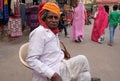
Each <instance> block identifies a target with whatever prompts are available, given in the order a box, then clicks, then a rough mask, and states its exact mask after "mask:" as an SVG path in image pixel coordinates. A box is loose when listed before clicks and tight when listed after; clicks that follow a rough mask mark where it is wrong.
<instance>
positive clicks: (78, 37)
mask: <svg viewBox="0 0 120 81" xmlns="http://www.w3.org/2000/svg"><path fill="white" fill-rule="evenodd" d="M84 9H85V8H84V4H83V3H81V2H80V3H79V4H78V6H77V7H76V8H75V11H74V17H73V23H72V27H71V38H72V40H74V41H80V42H82V41H83V38H84V24H85V14H84Z"/></svg>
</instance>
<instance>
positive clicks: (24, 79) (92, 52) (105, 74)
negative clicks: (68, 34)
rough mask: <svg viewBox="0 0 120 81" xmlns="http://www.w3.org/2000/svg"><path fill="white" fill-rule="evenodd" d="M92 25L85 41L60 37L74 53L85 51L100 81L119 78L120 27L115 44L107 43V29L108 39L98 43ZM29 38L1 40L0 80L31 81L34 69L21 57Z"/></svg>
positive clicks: (88, 29) (117, 80)
mask: <svg viewBox="0 0 120 81" xmlns="http://www.w3.org/2000/svg"><path fill="white" fill-rule="evenodd" d="M91 28H92V25H89V26H85V41H84V42H82V43H75V42H73V41H71V39H70V38H65V37H64V34H62V35H61V36H60V40H62V41H63V42H64V44H65V45H66V47H67V49H68V51H69V52H70V53H71V55H72V56H75V55H78V54H84V55H86V56H87V58H88V60H89V63H90V67H91V75H92V77H99V78H101V81H120V30H119V29H118V28H117V29H116V33H115V44H114V46H113V47H110V46H108V45H107V43H108V39H109V31H108V29H107V30H106V35H105V42H104V43H103V44H98V43H95V42H92V41H91V40H90V35H91ZM27 41H28V35H24V36H23V37H21V38H19V39H14V40H12V41H6V40H4V41H0V81H31V77H32V73H31V70H29V69H27V68H26V67H24V66H23V65H22V64H21V63H20V61H19V58H18V51H19V48H20V46H21V45H22V44H23V43H25V42H27Z"/></svg>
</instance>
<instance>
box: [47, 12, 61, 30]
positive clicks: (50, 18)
mask: <svg viewBox="0 0 120 81" xmlns="http://www.w3.org/2000/svg"><path fill="white" fill-rule="evenodd" d="M45 23H46V24H47V25H48V27H49V28H50V29H55V28H57V26H58V24H59V18H58V16H57V15H56V14H55V13H52V12H48V14H47V17H46V20H45Z"/></svg>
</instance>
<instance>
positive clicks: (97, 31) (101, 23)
mask: <svg viewBox="0 0 120 81" xmlns="http://www.w3.org/2000/svg"><path fill="white" fill-rule="evenodd" d="M107 26H108V13H107V12H106V11H105V8H104V6H102V5H100V6H99V7H98V12H97V15H96V17H95V18H94V25H93V29H92V35H91V40H92V41H95V42H98V43H102V42H103V41H104V30H105V28H107Z"/></svg>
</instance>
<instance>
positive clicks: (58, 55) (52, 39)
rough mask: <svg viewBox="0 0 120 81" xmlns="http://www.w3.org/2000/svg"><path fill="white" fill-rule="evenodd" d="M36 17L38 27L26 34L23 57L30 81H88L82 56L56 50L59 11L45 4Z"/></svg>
mask: <svg viewBox="0 0 120 81" xmlns="http://www.w3.org/2000/svg"><path fill="white" fill-rule="evenodd" d="M39 9H40V8H39ZM38 18H39V22H40V26H39V27H37V28H36V29H34V30H33V31H32V32H31V33H30V36H29V47H28V55H27V58H26V61H27V63H28V64H29V66H30V68H31V69H32V70H33V81H73V80H76V81H91V76H90V68H89V63H88V60H87V58H86V56H84V55H78V56H75V57H68V56H66V55H64V54H65V53H63V51H62V50H61V48H60V41H59V37H58V32H59V30H58V27H57V26H58V23H59V18H60V8H59V7H58V6H57V5H56V4H55V3H53V2H47V3H45V4H44V5H43V7H42V9H41V10H40V11H39V13H38ZM65 56H66V57H65ZM65 58H66V59H65Z"/></svg>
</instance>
